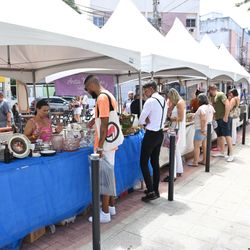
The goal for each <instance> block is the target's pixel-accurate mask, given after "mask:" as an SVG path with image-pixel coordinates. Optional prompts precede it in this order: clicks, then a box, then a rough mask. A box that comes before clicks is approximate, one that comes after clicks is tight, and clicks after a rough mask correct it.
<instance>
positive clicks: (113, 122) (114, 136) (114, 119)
mask: <svg viewBox="0 0 250 250" xmlns="http://www.w3.org/2000/svg"><path fill="white" fill-rule="evenodd" d="M101 94H105V95H107V97H108V99H109V109H110V113H109V122H108V132H107V136H106V139H105V142H104V145H103V150H104V151H110V150H113V149H115V148H116V147H118V146H119V145H121V144H122V143H123V140H124V136H123V133H122V129H121V125H120V120H119V116H118V114H117V112H116V111H115V110H114V108H113V106H112V102H111V98H110V96H109V95H108V94H107V93H104V92H102V93H101ZM97 111H98V107H97ZM98 116H99V112H97V118H96V119H95V125H96V130H97V136H98V138H100V128H101V119H100V118H99V117H98Z"/></svg>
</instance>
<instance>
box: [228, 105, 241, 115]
mask: <svg viewBox="0 0 250 250" xmlns="http://www.w3.org/2000/svg"><path fill="white" fill-rule="evenodd" d="M229 116H230V117H232V118H239V117H240V108H239V106H234V107H233V109H232V110H231V112H230V114H229Z"/></svg>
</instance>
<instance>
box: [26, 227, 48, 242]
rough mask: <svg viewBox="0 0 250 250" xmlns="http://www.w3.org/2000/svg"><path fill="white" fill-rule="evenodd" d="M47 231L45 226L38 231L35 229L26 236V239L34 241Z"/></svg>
mask: <svg viewBox="0 0 250 250" xmlns="http://www.w3.org/2000/svg"><path fill="white" fill-rule="evenodd" d="M45 233H46V230H45V227H43V228H40V229H38V230H37V231H34V232H32V233H30V234H29V235H27V236H26V237H25V241H26V242H28V243H33V242H35V241H36V240H38V239H39V238H41V237H42V236H43V235H44V234H45Z"/></svg>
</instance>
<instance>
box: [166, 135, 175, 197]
mask: <svg viewBox="0 0 250 250" xmlns="http://www.w3.org/2000/svg"><path fill="white" fill-rule="evenodd" d="M169 164H170V167H169V182H168V200H169V201H173V200H174V174H175V173H174V171H175V169H174V164H175V134H171V135H170V148H169Z"/></svg>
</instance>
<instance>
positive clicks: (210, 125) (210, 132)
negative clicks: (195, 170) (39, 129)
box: [205, 123, 212, 172]
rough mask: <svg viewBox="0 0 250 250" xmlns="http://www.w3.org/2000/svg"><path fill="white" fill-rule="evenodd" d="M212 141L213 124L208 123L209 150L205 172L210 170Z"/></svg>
mask: <svg viewBox="0 0 250 250" xmlns="http://www.w3.org/2000/svg"><path fill="white" fill-rule="evenodd" d="M211 141H212V124H211V123H208V124H207V151H206V166H205V172H209V171H210V152H211Z"/></svg>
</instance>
